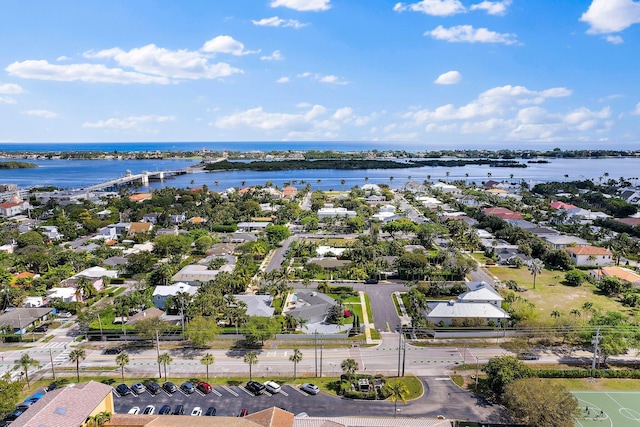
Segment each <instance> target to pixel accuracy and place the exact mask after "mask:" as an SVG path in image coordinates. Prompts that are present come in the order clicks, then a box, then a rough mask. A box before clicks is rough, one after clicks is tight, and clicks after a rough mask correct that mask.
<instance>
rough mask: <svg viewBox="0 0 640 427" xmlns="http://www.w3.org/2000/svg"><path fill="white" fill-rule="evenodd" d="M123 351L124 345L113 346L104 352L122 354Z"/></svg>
mask: <svg viewBox="0 0 640 427" xmlns="http://www.w3.org/2000/svg"><path fill="white" fill-rule="evenodd" d="M120 353H122V347H111V348H108V349H106V350H105V351H104V354H120Z"/></svg>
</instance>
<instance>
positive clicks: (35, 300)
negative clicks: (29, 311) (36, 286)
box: [23, 297, 44, 308]
mask: <svg viewBox="0 0 640 427" xmlns="http://www.w3.org/2000/svg"><path fill="white" fill-rule="evenodd" d="M43 305H44V300H43V299H42V297H26V298H25V299H24V304H23V307H25V308H38V307H42V306H43Z"/></svg>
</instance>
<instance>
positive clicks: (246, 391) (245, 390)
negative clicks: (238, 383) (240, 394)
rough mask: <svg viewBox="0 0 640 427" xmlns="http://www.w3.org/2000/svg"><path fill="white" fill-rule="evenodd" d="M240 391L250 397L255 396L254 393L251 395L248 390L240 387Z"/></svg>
mask: <svg viewBox="0 0 640 427" xmlns="http://www.w3.org/2000/svg"><path fill="white" fill-rule="evenodd" d="M238 388H239V389H240V390H242V391H244V392H245V393H247V394H248V395H249V396H255V395H254V394H253V393H251V392H250V391H249V390H247V389H246V388H244V387H238Z"/></svg>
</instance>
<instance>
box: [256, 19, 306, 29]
mask: <svg viewBox="0 0 640 427" xmlns="http://www.w3.org/2000/svg"><path fill="white" fill-rule="evenodd" d="M251 22H253V25H257V26H260V27H291V28H295V29H296V30H297V29H299V28H302V27H306V26H307V25H309V24H304V23H302V22H300V21H298V20H296V19H282V18H280V17H278V16H272V17H271V18H262V19H260V20H258V21H256V20H252V21H251Z"/></svg>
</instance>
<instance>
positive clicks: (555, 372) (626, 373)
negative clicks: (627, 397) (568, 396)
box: [531, 369, 640, 380]
mask: <svg viewBox="0 0 640 427" xmlns="http://www.w3.org/2000/svg"><path fill="white" fill-rule="evenodd" d="M531 376H533V377H537V378H592V377H593V378H629V379H634V380H637V379H640V370H636V369H532V370H531Z"/></svg>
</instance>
